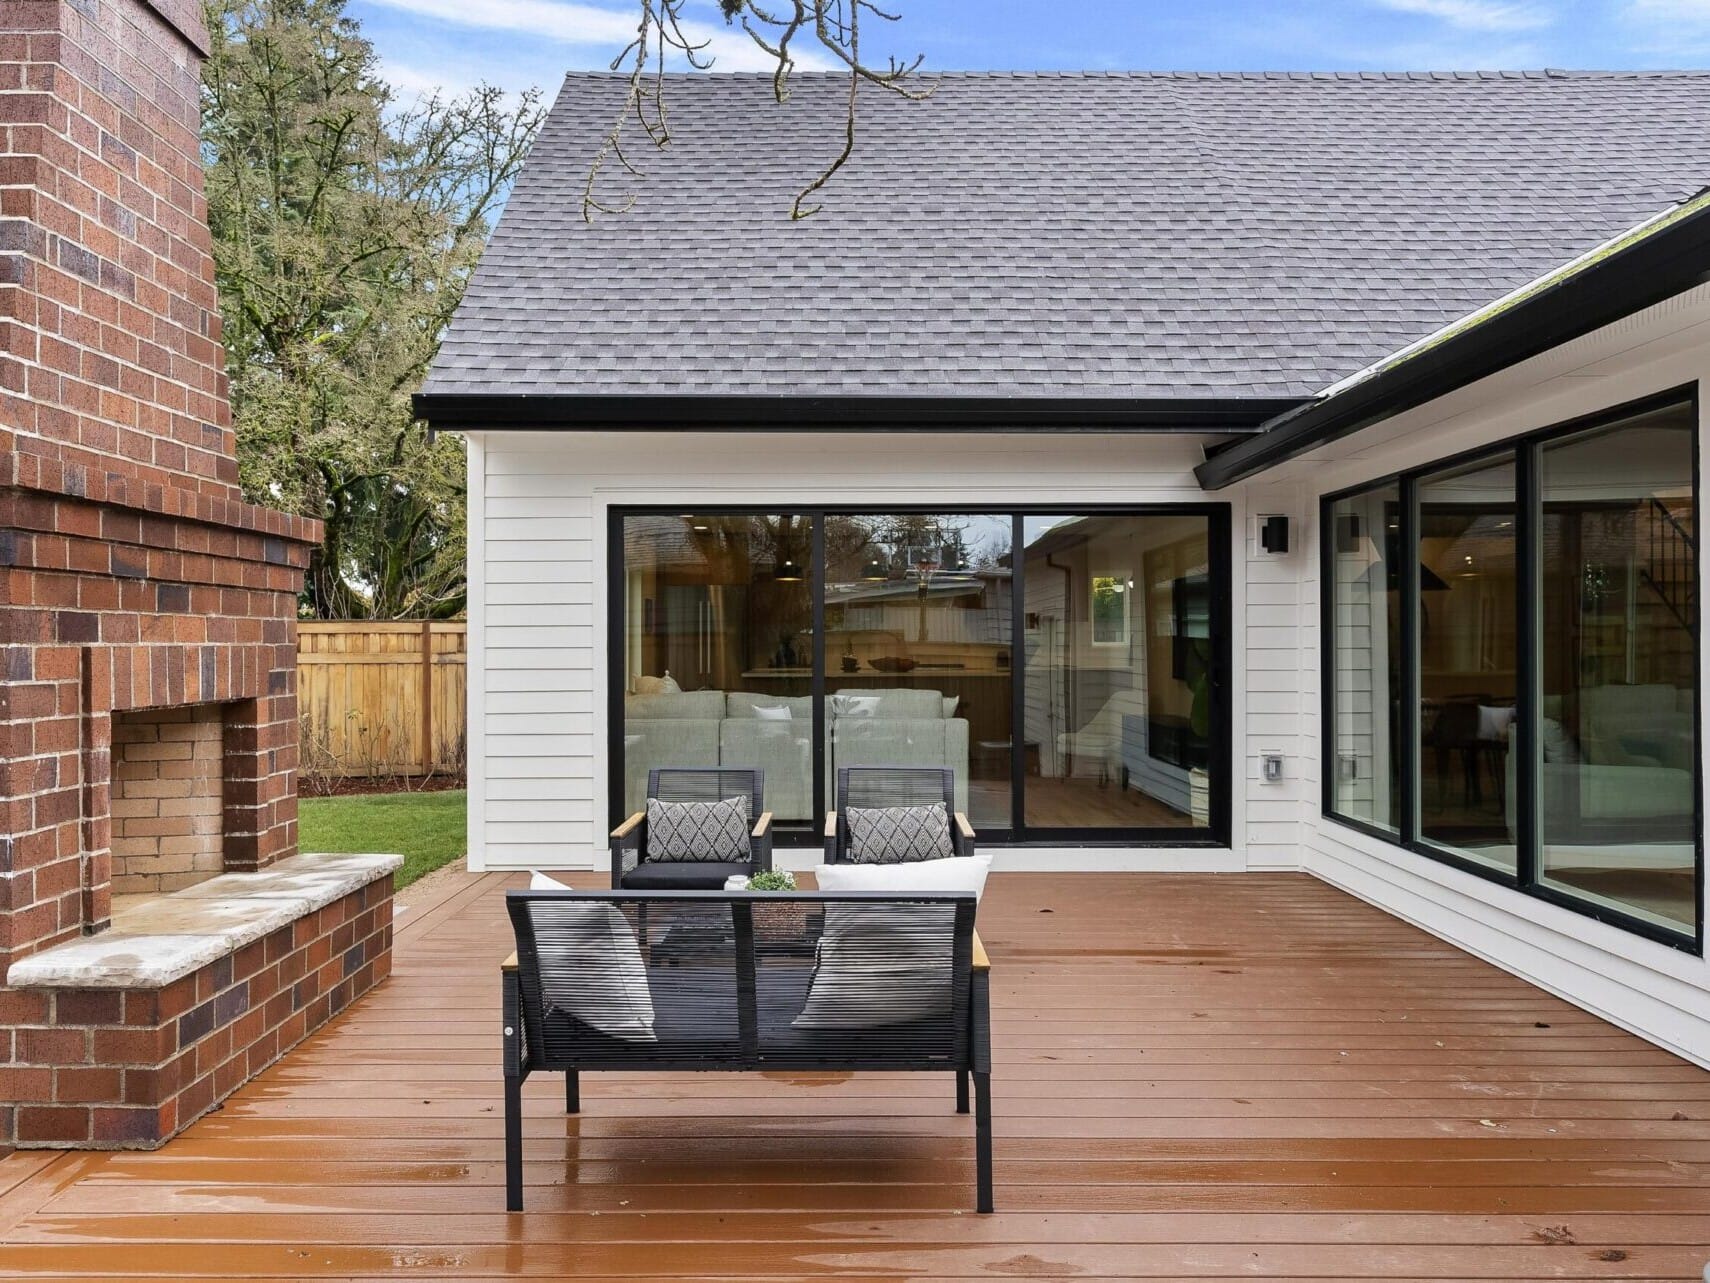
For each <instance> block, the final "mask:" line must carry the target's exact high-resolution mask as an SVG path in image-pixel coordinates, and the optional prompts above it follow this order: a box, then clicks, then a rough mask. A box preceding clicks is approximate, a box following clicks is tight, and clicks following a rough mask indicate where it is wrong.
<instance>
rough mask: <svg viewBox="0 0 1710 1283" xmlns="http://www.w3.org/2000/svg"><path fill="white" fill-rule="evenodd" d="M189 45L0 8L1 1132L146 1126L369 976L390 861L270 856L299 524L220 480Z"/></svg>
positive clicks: (283, 746) (139, 4)
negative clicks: (262, 893)
mask: <svg viewBox="0 0 1710 1283" xmlns="http://www.w3.org/2000/svg"><path fill="white" fill-rule="evenodd" d="M206 49H207V33H206V32H205V31H204V29H203V27H202V18H201V6H200V4H198V3H197V0H146V2H145V0H5V3H4V4H0V679H3V681H0V975H4V976H6V977H7V979H8V982H9V983H10V984H11V985H12V986H13V987H12V988H11V989H0V1147H3V1146H4V1145H5V1144H7V1143H16V1144H74V1145H75V1144H95V1145H101V1144H152V1143H157V1142H158V1141H159V1140H160V1139H163V1138H164V1137H165V1136H167V1135H170V1134H171V1133H172V1131H174V1130H176V1129H177V1128H178V1127H180V1126H182V1125H183V1124H184V1123H185V1122H188V1121H189V1119H190V1118H193V1117H194V1116H195V1114H196V1113H199V1112H200V1111H201V1110H202V1109H205V1108H206V1107H207V1106H208V1105H209V1104H211V1103H212V1101H213V1100H215V1099H217V1098H219V1097H220V1096H221V1095H223V1094H225V1092H227V1091H229V1090H231V1087H232V1086H233V1085H235V1082H241V1081H242V1080H243V1078H244V1077H247V1076H248V1074H250V1073H253V1072H255V1070H256V1069H257V1068H258V1067H259V1066H260V1065H261V1064H265V1063H266V1062H267V1060H268V1059H269V1058H270V1057H271V1056H273V1055H276V1054H277V1053H278V1052H279V1051H281V1050H283V1047H284V1046H288V1045H289V1043H290V1041H294V1040H295V1038H297V1037H301V1036H302V1034H303V1033H304V1032H305V1031H306V1030H307V1029H309V1028H313V1026H314V1024H316V1023H318V1022H319V1020H324V1019H326V1018H327V1016H328V1015H330V1014H331V1012H332V1011H336V1010H337V1009H338V1007H339V1006H342V1005H343V1003H344V1002H345V1001H348V1000H349V998H350V997H351V996H352V995H353V994H354V993H356V992H360V990H361V989H362V988H364V987H366V986H367V985H368V984H372V983H373V982H374V981H375V980H376V979H378V978H379V977H380V976H381V975H383V974H384V972H385V965H386V959H385V958H384V957H382V956H381V955H382V954H383V953H384V950H385V947H386V946H388V945H389V925H388V924H389V922H390V889H389V888H390V883H389V877H387V878H386V879H385V883H386V890H385V894H384V895H383V896H382V895H381V894H379V893H378V892H376V891H374V890H373V889H372V887H375V886H379V885H380V881H381V880H380V877H379V875H378V874H375V875H374V876H367V877H366V880H364V878H365V876H366V875H365V873H364V868H366V867H367V866H361V865H359V864H353V863H352V862H351V861H348V860H346V861H342V862H335V864H336V865H337V870H338V872H337V874H336V876H333V877H331V878H328V877H325V876H321V874H324V873H325V871H326V868H325V867H323V868H321V869H319V870H312V869H300V868H298V867H297V866H298V864H299V863H300V862H301V861H303V860H307V859H309V858H310V857H298V856H296V844H297V819H296V793H295V769H296V757H297V724H296V723H297V719H296V686H295V676H296V674H295V663H296V646H295V617H296V597H297V593H298V591H299V590H300V588H301V585H302V577H303V571H304V569H305V567H306V565H307V562H308V557H309V553H310V550H311V548H312V547H313V545H314V543H315V542H316V540H317V539H318V538H319V534H320V530H319V525H318V523H316V522H314V521H310V520H306V519H304V518H300V517H295V516H291V515H288V514H286V513H282V512H275V511H272V510H269V509H266V508H261V507H257V506H255V505H252V504H249V503H246V502H244V500H243V498H242V495H241V493H240V492H239V488H238V478H237V462H236V455H235V449H234V441H233V435H232V428H231V421H230V415H229V412H228V407H227V402H226V390H225V375H224V371H223V363H222V352H221V347H220V317H219V311H218V299H217V294H216V291H215V287H214V274H213V263H212V259H211V256H210V248H211V247H210V240H209V234H208V229H207V222H206V209H205V203H204V199H203V195H202V179H201V163H200V158H199V154H198V142H197V139H198V111H199V105H198V84H199V72H200V65H201V59H202V57H203V55H204V54H205V52H206ZM361 858H364V859H366V858H368V857H361ZM385 863H386V862H385V861H384V860H376V861H375V862H374V864H373V868H379V867H380V865H382V864H385ZM287 866H289V867H287ZM326 867H332V866H326ZM387 867H388V868H389V867H390V866H389V865H387ZM281 870H284V872H280V871H281ZM263 871H272V872H273V874H274V876H272V877H262V874H263ZM235 874H248V875H251V876H252V877H260V878H261V880H262V881H263V882H265V883H266V884H267V890H268V894H269V896H270V897H271V899H270V900H269V902H268V904H267V905H265V906H263V908H264V909H265V912H264V911H261V910H253V911H252V909H253V906H252V909H244V908H243V907H242V904H241V903H240V902H242V901H243V900H244V895H245V889H244V885H243V879H242V878H234V876H233V875H235ZM221 875H224V876H221ZM209 888H213V890H212V891H209V890H208V889H209ZM201 892H208V894H206V895H203V896H202V897H201V899H200V900H198V899H197V896H198V893H201ZM115 896H118V897H120V898H119V900H118V901H117V905H118V910H119V911H118V913H117V915H116V912H115V903H116V902H115ZM293 896H295V897H296V899H295V900H293V899H292V897H293ZM329 896H330V897H332V898H331V899H328V897H329ZM150 898H152V902H154V907H152V908H151V907H150ZM382 901H383V903H382ZM198 903H201V904H203V905H204V907H208V906H218V909H219V912H218V914H215V915H214V916H216V917H219V918H220V921H221V922H222V923H223V924H225V925H222V926H220V927H219V928H218V929H217V930H216V929H215V928H214V927H209V928H208V930H207V931H206V932H204V933H203V935H202V936H199V937H198V936H197V931H198V930H200V928H199V927H198V926H197V920H196V917H195V912H194V910H195V906H196V905H197V904H198ZM285 903H294V904H296V906H297V917H296V919H293V920H287V921H284V922H283V923H281V922H279V921H276V920H275V919H276V918H277V914H278V911H279V908H280V905H282V904H285ZM133 910H134V911H133ZM269 914H273V915H274V916H273V917H269V916H268V915H269ZM365 914H366V915H367V917H366V918H365V917H364V915H365ZM115 916H117V917H118V918H120V919H121V921H120V922H119V923H118V924H117V927H116V928H115V929H114V930H111V931H110V930H109V928H113V927H115V921H114V920H115ZM305 920H306V921H308V922H309V923H310V924H311V925H310V926H309V927H308V928H304V927H303V926H302V922H303V921H305ZM233 922H237V923H240V924H241V925H240V927H232V926H231V925H230V924H231V923H233ZM163 923H165V924H167V925H168V926H172V925H174V924H176V934H177V936H179V937H181V938H189V937H196V938H200V939H203V943H202V944H201V946H199V948H200V952H197V951H196V950H191V951H189V952H187V953H186V952H183V951H181V952H180V953H179V954H176V955H173V954H171V951H170V950H168V949H166V948H165V946H163V945H160V944H159V940H160V939H163V938H164V937H165V936H166V935H169V934H173V932H171V931H168V930H166V927H163V926H162V924H163ZM187 924H188V925H187ZM347 925H348V927H349V930H348V931H341V928H343V927H345V926H347ZM281 930H282V931H283V937H281V935H280V932H281ZM305 932H307V934H305ZM357 932H361V933H362V934H361V935H360V937H359V939H357V940H356V942H355V944H354V946H353V944H352V942H351V941H348V940H346V939H345V937H346V936H354V935H355V933H357ZM119 936H123V937H125V938H126V939H128V940H132V941H135V940H142V941H144V944H143V945H142V946H138V947H134V948H128V949H109V950H107V951H106V953H105V954H103V953H102V951H101V947H100V942H101V941H103V940H106V939H113V938H115V937H119ZM322 937H324V938H325V940H324V947H322V946H317V945H314V941H315V940H319V939H321V938H322ZM150 940H153V941H155V943H153V944H149V943H147V942H148V941H150ZM334 944H341V945H343V953H342V954H341V958H340V962H339V965H338V967H337V968H334V969H333V970H326V966H327V964H326V961H325V956H323V955H330V954H331V951H332V948H333V945H334ZM353 947H354V948H355V956H354V957H352V956H351V949H352V948H353ZM67 951H70V952H67ZM79 951H81V952H79ZM211 952H213V953H220V955H221V956H220V957H217V958H212V959H210V958H207V957H204V956H203V955H205V954H210V953H211ZM297 953H301V954H302V955H303V956H302V958H301V959H300V961H299V962H298V963H285V962H284V960H285V959H286V958H287V957H288V956H290V955H294V954H297ZM103 957H105V958H107V959H108V961H107V963H106V964H105V969H103V964H101V962H100V959H101V958H103ZM123 957H144V958H146V959H147V960H148V961H147V965H142V966H139V967H138V968H137V969H135V970H133V971H132V972H130V973H126V972H125V964H123V963H115V962H114V961H113V959H116V958H123ZM282 965H284V966H285V967H286V970H285V971H283V972H281V971H280V967H281V966H282ZM245 966H249V967H251V968H252V971H251V973H250V974H249V975H248V976H247V977H246V976H245V975H243V974H239V973H240V972H241V970H242V968H243V967H245ZM269 967H271V968H272V972H271V974H267V968H269ZM186 968H188V970H186ZM335 971H336V973H337V974H334V972H335ZM20 977H22V980H20ZM304 977H308V978H309V980H310V981H312V982H313V983H311V984H308V987H307V988H305V987H304V985H305V983H307V982H305V980H304ZM186 986H187V987H186ZM239 990H241V991H242V994H241V997H240V996H238V995H239ZM280 993H283V999H282V1000H281V999H280V998H279V997H278V996H277V995H279V994H280ZM258 995H265V1000H264V1001H257V996H258ZM323 998H324V999H325V1001H324V1002H323V1001H321V1000H322V999H323ZM269 1002H270V1003H271V1004H272V1005H271V1007H270V1008H267V1003H269ZM192 1013H194V1015H193V1018H191V1017H192ZM102 1030H106V1031H107V1036H105V1037H103V1035H102V1032H101V1031H102ZM151 1039H152V1041H151ZM13 1102H16V1104H15V1105H14V1103H13Z"/></svg>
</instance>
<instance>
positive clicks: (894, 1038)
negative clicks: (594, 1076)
mask: <svg viewBox="0 0 1710 1283" xmlns="http://www.w3.org/2000/svg"><path fill="white" fill-rule="evenodd" d="M505 899H506V908H507V910H508V911H509V913H510V917H511V924H512V926H513V927H514V928H515V930H516V939H517V951H516V953H515V954H513V955H512V956H511V957H510V958H509V959H508V960H507V961H506V962H505V964H504V971H503V977H504V986H503V988H504V999H503V1001H504V1010H503V1016H504V1026H503V1028H504V1075H505V1205H506V1207H507V1208H508V1209H509V1210H511V1211H513V1212H515V1211H521V1210H522V1084H523V1080H524V1079H526V1078H527V1077H528V1076H529V1075H530V1074H531V1073H534V1072H535V1071H536V1070H546V1071H551V1072H561V1073H563V1074H564V1076H565V1110H566V1112H567V1113H576V1112H578V1111H579V1109H580V1090H579V1075H580V1074H581V1072H582V1071H583V1070H649V1071H656V1070H674V1069H682V1070H789V1071H797V1072H813V1071H828V1072H832V1071H834V1072H848V1071H853V1070H869V1069H871V1070H886V1071H891V1070H929V1071H930V1070H937V1071H940V1072H945V1073H954V1074H955V1075H956V1108H957V1111H958V1112H959V1113H967V1112H968V1104H969V1091H968V1087H969V1079H970V1077H971V1078H972V1082H973V1096H974V1135H975V1144H974V1153H975V1160H976V1161H975V1167H976V1173H977V1176H976V1207H977V1210H979V1211H981V1212H989V1211H991V1210H992V1136H991V1090H990V1083H991V1019H990V999H989V993H988V983H989V977H988V969H989V964H988V963H987V961H986V957H985V952H984V950H983V949H982V948H981V947H980V942H979V938H978V937H977V936H976V935H975V934H974V903H975V902H974V897H973V896H972V895H969V894H960V895H927V894H919V895H891V894H878V893H866V894H856V893H838V894H835V895H833V894H824V893H818V892H798V893H793V894H787V895H784V894H775V893H774V894H768V893H764V892H734V893H733V892H723V891H511V892H509V893H508V894H507V895H506V897H505Z"/></svg>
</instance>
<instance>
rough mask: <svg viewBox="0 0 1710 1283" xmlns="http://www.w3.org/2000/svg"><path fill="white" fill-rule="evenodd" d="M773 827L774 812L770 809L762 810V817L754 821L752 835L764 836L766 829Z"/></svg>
mask: <svg viewBox="0 0 1710 1283" xmlns="http://www.w3.org/2000/svg"><path fill="white" fill-rule="evenodd" d="M771 827H772V813H771V812H770V811H762V812H760V818H759V819H758V820H756V821H754V832H753V833H752V834H751V835H750V836H752V837H757V838H763V837H765V836H766V830H767V829H769V828H771Z"/></svg>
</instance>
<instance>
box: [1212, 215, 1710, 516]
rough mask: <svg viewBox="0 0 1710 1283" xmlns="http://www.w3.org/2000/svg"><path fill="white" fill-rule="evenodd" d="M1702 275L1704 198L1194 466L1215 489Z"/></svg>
mask: <svg viewBox="0 0 1710 1283" xmlns="http://www.w3.org/2000/svg"><path fill="white" fill-rule="evenodd" d="M1707 278H1710V206H1706V207H1705V208H1703V209H1699V210H1695V211H1693V212H1692V213H1691V214H1687V215H1685V216H1684V217H1681V218H1680V219H1679V220H1678V221H1677V222H1674V223H1672V224H1669V225H1668V226H1665V227H1661V228H1658V229H1657V230H1656V231H1654V232H1652V233H1650V234H1649V235H1644V236H1641V237H1640V239H1638V240H1635V241H1633V242H1632V243H1631V244H1629V245H1625V246H1623V247H1622V248H1620V249H1618V250H1615V251H1613V252H1612V253H1610V254H1609V255H1608V256H1607V257H1606V258H1604V259H1603V260H1602V261H1600V262H1597V263H1593V264H1591V265H1589V266H1587V267H1585V268H1582V269H1581V270H1580V271H1578V272H1575V273H1574V274H1572V275H1570V276H1568V277H1565V278H1564V279H1562V280H1560V281H1557V282H1555V283H1554V284H1551V285H1548V286H1545V287H1544V288H1542V289H1540V290H1539V291H1538V292H1537V293H1536V294H1533V295H1531V296H1530V297H1528V298H1525V299H1522V300H1521V301H1519V302H1517V303H1515V304H1514V305H1513V306H1512V307H1510V308H1508V309H1507V310H1506V311H1503V312H1498V313H1497V314H1495V315H1494V316H1491V317H1489V318H1488V319H1486V320H1483V321H1480V322H1478V323H1477V324H1476V325H1473V326H1471V327H1470V328H1469V329H1466V330H1464V331H1462V332H1461V333H1458V334H1455V335H1452V336H1450V337H1449V338H1446V339H1444V340H1443V341H1442V342H1440V343H1438V344H1437V345H1436V346H1435V347H1431V348H1427V349H1426V350H1424V351H1422V352H1418V353H1416V354H1414V355H1413V356H1410V357H1408V358H1406V359H1405V360H1403V361H1401V362H1399V363H1398V364H1396V365H1393V366H1391V367H1390V368H1388V369H1386V370H1382V371H1380V372H1378V373H1377V374H1374V375H1372V376H1371V377H1370V378H1368V379H1366V380H1364V381H1363V382H1360V383H1356V384H1354V385H1353V386H1351V387H1348V388H1346V389H1344V390H1343V391H1341V392H1338V393H1336V394H1335V395H1333V396H1328V397H1324V398H1322V399H1320V400H1318V401H1314V402H1309V403H1307V404H1306V405H1304V406H1301V407H1298V408H1296V409H1294V410H1291V411H1288V412H1285V413H1283V414H1280V415H1278V416H1277V417H1276V418H1274V419H1272V420H1270V421H1269V422H1267V423H1266V424H1264V425H1263V430H1262V431H1261V432H1260V433H1259V434H1257V435H1255V436H1251V437H1249V438H1247V439H1246V440H1244V441H1237V442H1235V443H1233V444H1232V445H1229V446H1226V447H1225V448H1223V449H1222V450H1219V451H1217V452H1216V453H1215V454H1213V455H1211V456H1210V457H1209V458H1207V459H1206V461H1205V462H1204V463H1202V464H1200V465H1199V467H1197V468H1196V469H1194V475H1195V476H1196V477H1197V478H1198V479H1199V484H1200V485H1201V486H1202V487H1203V488H1204V489H1206V490H1221V489H1223V488H1224V487H1225V486H1228V485H1233V484H1234V483H1235V482H1237V481H1242V480H1245V479H1246V478H1248V477H1250V476H1253V475H1254V474H1255V473H1259V472H1263V471H1264V470H1265V469H1266V468H1271V467H1275V466H1276V465H1277V464H1279V463H1284V462H1286V461H1287V460H1289V459H1292V458H1294V457H1295V456H1296V455H1300V454H1304V453H1305V452H1306V451H1308V450H1312V449H1315V448H1316V447H1318V446H1321V445H1326V444H1328V443H1329V442H1332V441H1336V440H1339V439H1341V438H1342V437H1345V436H1347V435H1349V434H1350V433H1353V432H1358V431H1359V430H1360V429H1361V428H1366V427H1370V426H1371V425H1372V424H1374V423H1378V422H1380V421H1382V420H1384V419H1388V418H1392V417H1394V416H1395V415H1397V414H1400V413H1401V412H1402V411H1404V410H1411V409H1413V408H1414V407H1415V406H1420V405H1424V404H1425V403H1426V402H1427V401H1432V400H1435V399H1436V398H1437V397H1440V396H1445V395H1447V394H1448V393H1450V392H1453V391H1455V390H1456V389H1458V388H1462V387H1465V386H1466V385H1467V384H1469V383H1473V382H1476V381H1477V380H1479V379H1482V378H1485V377H1486V376H1488V375H1491V374H1495V373H1497V372H1498V371H1500V370H1504V369H1507V368H1508V367H1509V366H1512V365H1517V364H1519V363H1520V362H1521V361H1524V360H1526V359H1528V358H1530V357H1534V356H1537V355H1538V354H1539V353H1540V352H1547V351H1548V350H1549V349H1551V348H1553V347H1558V346H1560V345H1561V344H1563V343H1567V342H1570V341H1571V340H1573V339H1577V338H1579V337H1581V336H1582V335H1586V334H1589V333H1591V332H1592V331H1593V330H1597V329H1601V328H1602V327H1603V326H1605V325H1609V324H1612V323H1613V322H1615V321H1619V320H1621V319H1622V318H1623V317H1626V316H1630V315H1632V314H1633V313H1634V312H1638V311H1642V310H1643V309H1645V308H1647V307H1650V306H1652V305H1653V304H1656V303H1660V302H1662V301H1663V300H1664V299H1667V298H1672V297H1673V296H1674V295H1676V294H1680V293H1682V292H1684V291H1686V290H1689V289H1691V288H1692V287H1693V286H1695V285H1699V284H1702V283H1703V282H1704V281H1705V280H1706V279H1707Z"/></svg>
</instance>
